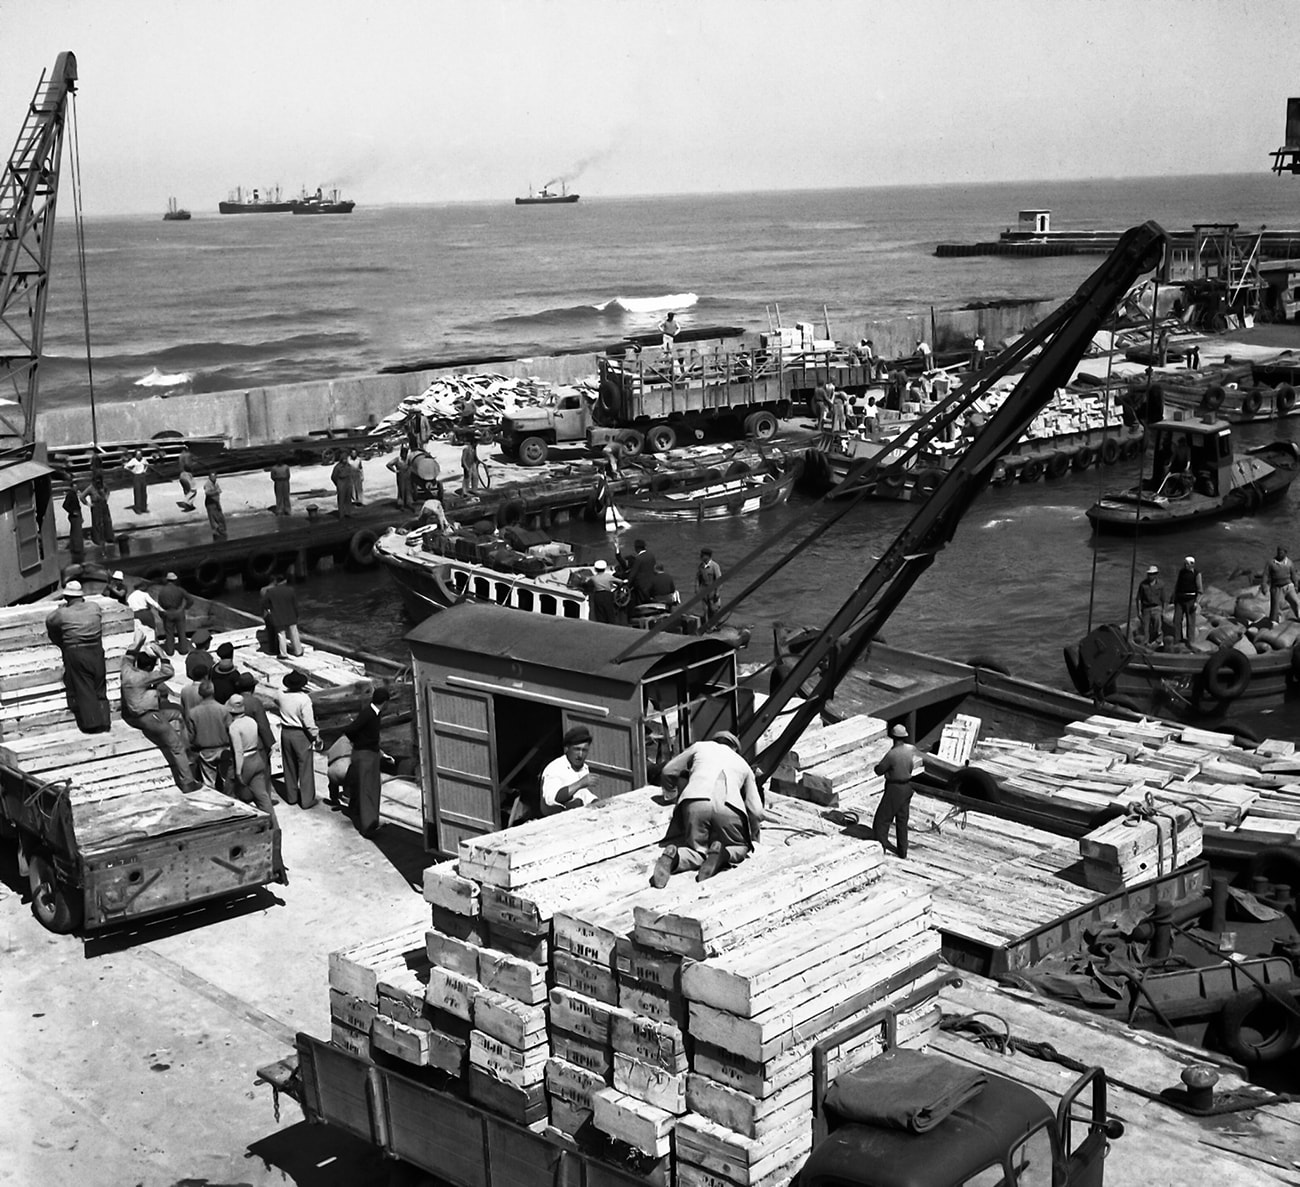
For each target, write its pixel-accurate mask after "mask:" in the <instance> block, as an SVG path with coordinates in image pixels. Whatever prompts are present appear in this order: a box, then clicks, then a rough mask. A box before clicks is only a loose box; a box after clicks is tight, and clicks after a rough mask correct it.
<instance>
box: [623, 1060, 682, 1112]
mask: <svg viewBox="0 0 1300 1187" xmlns="http://www.w3.org/2000/svg"><path fill="white" fill-rule="evenodd" d="M614 1087H615V1088H616V1089H617V1090H618V1091H619V1092H623V1093H626V1094H627V1095H628V1096H631V1097H634V1098H635V1099H637V1100H640V1101H645V1103H646V1104H648V1105H654V1106H655V1108H658V1109H663V1110H664V1111H665V1112H667V1113H672V1114H674V1115H676V1116H680V1115H681V1114H682V1113H685V1112H686V1073H685V1072H669V1071H666V1070H664V1069H663V1068H662V1067H657V1066H656V1065H654V1064H651V1063H642V1062H641V1061H640V1060H639V1059H634V1058H633V1057H632V1056H630V1055H625V1054H624V1053H623V1052H622V1051H615V1052H614Z"/></svg>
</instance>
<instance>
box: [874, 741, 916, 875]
mask: <svg viewBox="0 0 1300 1187" xmlns="http://www.w3.org/2000/svg"><path fill="white" fill-rule="evenodd" d="M889 736H890V737H891V738H893V740H894V742H893V745H892V746H890V748H889V750H888V751H887V752H886V754H885V757H884V758H882V759H881V760H880V761H879V762H878V763H876V765H875V768H874V769H875V772H876V774H877V775H884V777H885V791H884V794H883V795H882V796H881V797H880V804H879V805H878V806H877V808H876V814H875V816H873V817H872V819H871V831H872V833H874V834H875V838H876V840H877V841H879V842H880V847H881V848H882V849H883V850H885V852H886V853H889V852H891V851H892V852H895V853H897V854H898V856H899V857H906V856H907V819H908V815H909V812H910V808H911V804H912V772H913V770H914V769H915V766H916V749H915V747H913V746H912V745H911V744H910V743H909V742H908V740H907V726H905V725H896V726H894V727H893V729H891V730H890V731H889ZM891 824H892V825H894V829H895V832H896V834H897V839H898V848H897V849H892V848H891V846H890V844H889V826H890V825H891Z"/></svg>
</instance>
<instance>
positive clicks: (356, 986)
mask: <svg viewBox="0 0 1300 1187" xmlns="http://www.w3.org/2000/svg"><path fill="white" fill-rule="evenodd" d="M423 960H424V928H423V927H422V926H421V927H408V928H406V929H404V930H403V931H400V932H397V933H396V934H394V935H391V936H382V937H380V938H378V939H374V940H366V941H364V942H363V943H360V944H356V945H353V946H352V947H351V948H340V949H339V950H338V951H335V952H331V953H330V956H329V984H330V988H331V989H337V990H338V991H339V992H340V993H345V994H349V995H351V996H352V997H356V998H360V999H361V1000H362V1001H366V1002H374V1003H376V1004H378V1001H379V978H380V976H381V974H383V973H387V972H390V971H393V970H396V969H399V968H411V967H413V966H414V965H416V964H419V963H421V962H422V961H423Z"/></svg>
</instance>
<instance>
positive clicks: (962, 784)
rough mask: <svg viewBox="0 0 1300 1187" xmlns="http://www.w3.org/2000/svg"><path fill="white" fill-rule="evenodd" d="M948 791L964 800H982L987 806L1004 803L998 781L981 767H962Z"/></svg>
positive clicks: (954, 776)
mask: <svg viewBox="0 0 1300 1187" xmlns="http://www.w3.org/2000/svg"><path fill="white" fill-rule="evenodd" d="M948 790H949V791H950V792H952V794H953V795H959V796H961V797H962V798H963V799H968V800H980V801H982V802H983V803H986V804H1000V803H1002V788H1000V787H999V786H998V781H997V780H996V779H995V778H994V777H993V776H992V775H990V774H989V772H988V771H984V770H981V769H980V768H979V767H962V769H961V770H960V771H958V772H957V773H956V774H955V775H953V777H952V779H951V780H950V781H949V783H948Z"/></svg>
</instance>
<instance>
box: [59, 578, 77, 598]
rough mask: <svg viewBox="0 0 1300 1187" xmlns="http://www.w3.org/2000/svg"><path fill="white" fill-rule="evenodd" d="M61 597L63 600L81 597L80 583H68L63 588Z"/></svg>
mask: <svg viewBox="0 0 1300 1187" xmlns="http://www.w3.org/2000/svg"><path fill="white" fill-rule="evenodd" d="M63 596H64V597H65V598H79V597H81V582H80V581H69V582H68V584H67V585H65V586H64V587H63Z"/></svg>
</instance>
